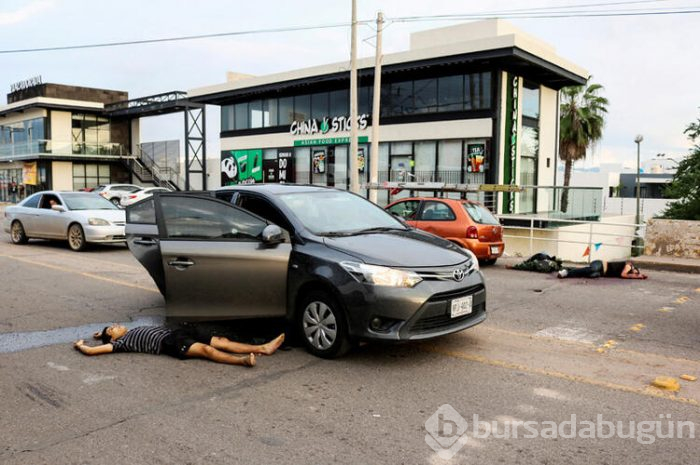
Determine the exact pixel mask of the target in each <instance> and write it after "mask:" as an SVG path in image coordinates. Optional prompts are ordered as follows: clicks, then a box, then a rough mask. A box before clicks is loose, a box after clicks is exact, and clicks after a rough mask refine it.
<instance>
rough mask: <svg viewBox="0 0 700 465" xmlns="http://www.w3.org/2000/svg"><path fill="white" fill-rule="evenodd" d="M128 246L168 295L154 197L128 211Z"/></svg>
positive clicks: (161, 290)
mask: <svg viewBox="0 0 700 465" xmlns="http://www.w3.org/2000/svg"><path fill="white" fill-rule="evenodd" d="M126 244H127V245H128V247H129V250H130V251H131V253H132V254H134V257H136V259H137V260H138V261H139V262H141V264H142V265H143V266H144V268H146V270H147V271H148V273H149V274H150V275H151V277H152V278H153V281H155V283H156V285H157V286H158V289H160V292H161V294H163V295H166V288H165V276H164V274H163V260H162V257H161V252H160V230H159V228H158V223H157V221H156V210H155V202H154V199H153V197H150V198H148V199H145V200H142V201H141V202H138V203H135V204H133V205H131V206H129V208H128V209H127V210H126Z"/></svg>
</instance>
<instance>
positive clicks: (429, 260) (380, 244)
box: [323, 230, 470, 268]
mask: <svg viewBox="0 0 700 465" xmlns="http://www.w3.org/2000/svg"><path fill="white" fill-rule="evenodd" d="M323 241H324V243H325V244H326V245H327V246H328V247H332V248H334V249H336V250H339V251H341V252H344V253H346V254H348V255H352V256H354V257H356V258H358V259H359V260H362V261H363V262H365V263H368V264H371V265H383V266H394V267H405V268H413V267H416V268H417V267H437V266H452V265H457V264H459V263H463V262H464V261H465V260H467V259H468V258H470V256H469V255H467V254H466V253H465V252H464V251H462V250H461V249H460V248H459V247H457V246H455V245H454V244H452V243H450V242H448V241H446V240H444V239H441V238H439V237H437V236H433V235H432V234H427V233H424V232H421V231H417V230H406V231H391V232H382V233H371V234H359V235H356V236H348V237H324V238H323Z"/></svg>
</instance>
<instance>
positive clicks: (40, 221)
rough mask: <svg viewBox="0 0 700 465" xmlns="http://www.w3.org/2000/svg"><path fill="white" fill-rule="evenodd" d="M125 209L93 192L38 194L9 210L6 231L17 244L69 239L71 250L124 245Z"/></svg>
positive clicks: (45, 192)
mask: <svg viewBox="0 0 700 465" xmlns="http://www.w3.org/2000/svg"><path fill="white" fill-rule="evenodd" d="M125 220H126V218H125V213H124V210H120V209H119V208H117V207H115V206H114V205H113V204H112V203H111V202H109V201H107V200H105V199H104V198H102V197H100V196H99V195H97V194H94V193H92V192H55V191H43V192H37V193H36V194H34V195H31V196H29V197H27V198H26V199H24V200H23V201H21V202H20V203H19V204H17V205H15V206H11V207H7V208H5V220H4V225H3V226H4V230H5V232H7V233H10V239H11V240H12V242H13V243H14V244H26V243H27V241H28V240H29V239H34V238H37V239H62V240H67V241H68V245H69V246H70V248H71V249H73V250H75V251H76V252H77V251H81V250H83V249H84V248H85V247H86V245H87V244H88V243H112V242H124V241H125V240H126V237H125V235H124V225H125Z"/></svg>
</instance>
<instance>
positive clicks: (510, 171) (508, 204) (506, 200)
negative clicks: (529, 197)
mask: <svg viewBox="0 0 700 465" xmlns="http://www.w3.org/2000/svg"><path fill="white" fill-rule="evenodd" d="M507 76H508V94H507V97H506V113H505V114H506V143H505V144H503V146H504V149H505V153H504V155H505V156H504V167H503V182H504V183H505V184H512V185H515V172H516V171H515V168H516V158H517V152H518V110H519V108H518V106H519V105H518V91H519V88H520V78H518V76H513V75H511V74H508V75H507ZM503 211H504V213H513V212H514V211H515V196H514V195H512V194H506V195H504V196H503Z"/></svg>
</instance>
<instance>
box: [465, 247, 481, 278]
mask: <svg viewBox="0 0 700 465" xmlns="http://www.w3.org/2000/svg"><path fill="white" fill-rule="evenodd" d="M464 251H465V252H466V253H467V254H469V256H470V257H471V262H472V263H471V265H470V266H469V271H468V272H467V273H471V272H472V271H479V259H478V258H476V255H474V252H472V251H471V250H469V249H466V248H465V249H464Z"/></svg>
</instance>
